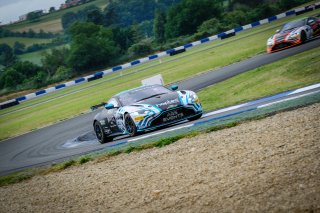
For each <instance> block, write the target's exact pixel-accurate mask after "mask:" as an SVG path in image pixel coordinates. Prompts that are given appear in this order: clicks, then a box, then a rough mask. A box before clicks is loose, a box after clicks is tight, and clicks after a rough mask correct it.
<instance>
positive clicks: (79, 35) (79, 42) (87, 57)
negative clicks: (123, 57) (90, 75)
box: [68, 22, 119, 72]
mask: <svg viewBox="0 0 320 213" xmlns="http://www.w3.org/2000/svg"><path fill="white" fill-rule="evenodd" d="M70 34H71V39H72V42H71V49H70V51H71V52H70V56H69V58H68V64H69V65H70V66H71V67H73V69H74V70H76V71H77V72H84V71H88V70H93V69H98V68H101V67H103V66H106V65H108V64H109V63H110V61H111V59H113V58H114V57H115V56H117V55H118V53H119V48H118V47H117V46H116V45H115V42H114V41H113V34H112V31H111V29H106V28H104V27H102V26H99V25H96V24H94V23H91V22H88V23H80V22H77V23H75V24H73V25H72V26H71V28H70Z"/></svg>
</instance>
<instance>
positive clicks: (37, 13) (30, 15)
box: [27, 11, 43, 22]
mask: <svg viewBox="0 0 320 213" xmlns="http://www.w3.org/2000/svg"><path fill="white" fill-rule="evenodd" d="M42 14H43V12H42V11H34V12H30V13H28V14H27V20H29V21H31V22H36V21H39V19H40V16H42Z"/></svg>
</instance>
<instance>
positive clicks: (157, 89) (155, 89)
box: [117, 85, 171, 106]
mask: <svg viewBox="0 0 320 213" xmlns="http://www.w3.org/2000/svg"><path fill="white" fill-rule="evenodd" d="M169 92H171V91H170V90H169V89H167V88H165V87H163V86H160V85H152V86H147V87H141V88H136V89H133V90H129V91H127V92H123V93H120V94H119V95H117V96H118V98H119V100H120V102H121V103H122V105H123V106H126V105H130V104H133V103H136V102H138V101H141V100H145V99H148V98H151V97H154V96H157V95H161V94H165V93H169Z"/></svg>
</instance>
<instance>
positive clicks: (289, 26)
mask: <svg viewBox="0 0 320 213" xmlns="http://www.w3.org/2000/svg"><path fill="white" fill-rule="evenodd" d="M304 25H305V19H302V20H299V21H293V22H289V23H287V24H285V25H284V26H283V27H282V29H281V30H280V32H285V31H287V30H291V29H294V28H297V27H302V26H304Z"/></svg>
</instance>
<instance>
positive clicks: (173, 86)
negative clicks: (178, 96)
mask: <svg viewBox="0 0 320 213" xmlns="http://www.w3.org/2000/svg"><path fill="white" fill-rule="evenodd" d="M170 88H171V90H173V91H175V90H177V89H178V85H171V86H170Z"/></svg>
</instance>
